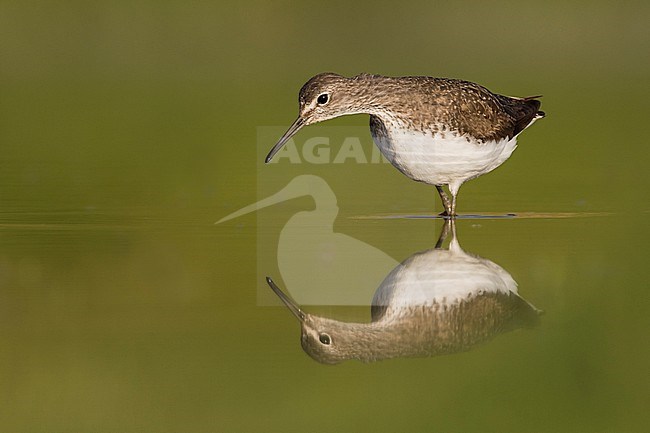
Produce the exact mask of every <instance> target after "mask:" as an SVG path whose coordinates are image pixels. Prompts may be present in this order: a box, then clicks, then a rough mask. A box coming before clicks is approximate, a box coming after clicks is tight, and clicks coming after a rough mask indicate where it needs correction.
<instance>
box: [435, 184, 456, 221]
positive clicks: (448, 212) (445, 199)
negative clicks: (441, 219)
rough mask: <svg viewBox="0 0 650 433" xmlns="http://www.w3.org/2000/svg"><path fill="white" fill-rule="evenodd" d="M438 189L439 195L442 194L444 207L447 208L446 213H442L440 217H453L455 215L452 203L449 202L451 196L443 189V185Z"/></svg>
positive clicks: (441, 198)
mask: <svg viewBox="0 0 650 433" xmlns="http://www.w3.org/2000/svg"><path fill="white" fill-rule="evenodd" d="M436 189H437V190H438V194H440V200H442V205H443V206H444V207H445V211H444V212H442V213H441V214H440V215H441V216H451V215H452V213H453V210H452V206H451V201H449V196H448V195H447V193H446V192H445V190H444V189H442V185H436Z"/></svg>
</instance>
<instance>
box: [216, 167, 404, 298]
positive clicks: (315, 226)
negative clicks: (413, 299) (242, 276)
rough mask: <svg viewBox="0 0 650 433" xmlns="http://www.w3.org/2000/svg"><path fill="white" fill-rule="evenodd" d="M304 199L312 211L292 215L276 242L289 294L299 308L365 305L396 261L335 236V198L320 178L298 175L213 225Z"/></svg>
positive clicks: (337, 235) (340, 236)
mask: <svg viewBox="0 0 650 433" xmlns="http://www.w3.org/2000/svg"><path fill="white" fill-rule="evenodd" d="M305 195H308V196H311V197H313V199H314V202H315V204H316V208H315V209H314V210H311V211H302V212H298V213H296V214H295V215H293V216H292V217H291V218H290V219H289V221H288V222H287V223H286V224H285V226H284V227H283V228H282V230H281V232H280V238H279V241H278V251H277V259H278V268H279V269H280V273H281V275H282V279H283V280H284V282H285V284H286V285H287V287H288V290H289V291H290V292H291V293H292V296H294V298H295V299H296V300H297V301H298V302H300V303H301V304H311V305H314V304H317V305H367V304H368V300H369V299H370V296H369V294H371V293H373V291H374V290H375V288H376V287H377V285H379V283H380V282H381V280H382V279H383V277H384V276H385V275H386V273H387V272H389V271H390V269H392V268H394V267H395V266H396V265H397V261H395V260H394V259H393V258H391V257H390V256H388V255H387V254H385V253H384V252H382V251H381V250H379V249H377V248H375V247H373V246H372V245H369V244H367V243H365V242H362V241H360V240H358V239H355V238H353V237H351V236H348V235H345V234H342V233H335V232H334V220H335V219H336V216H337V214H338V207H337V206H336V196H335V195H334V192H333V191H332V189H331V188H330V187H329V185H328V184H327V182H325V180H323V179H322V178H320V177H318V176H313V175H302V176H298V177H296V178H294V179H292V180H291V182H289V184H288V185H287V186H286V187H284V188H283V189H282V190H281V191H279V192H277V193H275V194H273V195H272V196H270V197H267V198H265V199H262V200H260V201H258V202H257V203H254V204H251V205H249V206H246V207H245V208H243V209H240V210H238V211H237V212H235V213H232V214H230V215H228V216H226V217H224V218H222V219H221V220H219V221H218V222H217V223H221V222H223V221H227V220H229V219H232V218H236V217H238V216H241V215H244V214H246V213H249V212H252V211H255V210H258V209H262V208H264V207H266V206H270V205H273V204H276V203H280V202H283V201H286V200H291V199H293V198H296V197H301V196H305ZM358 269H364V272H358ZM349 288H354V289H355V290H348V289H349ZM364 288H365V289H364Z"/></svg>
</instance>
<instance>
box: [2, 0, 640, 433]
mask: <svg viewBox="0 0 650 433" xmlns="http://www.w3.org/2000/svg"><path fill="white" fill-rule="evenodd" d="M649 18H650V6H649V4H648V2H624V3H621V2H604V1H597V2H514V1H512V2H454V3H452V2H444V3H442V2H414V3H405V2H381V1H374V2H349V1H348V2H328V3H324V2H254V3H235V2H232V3H229V2H207V1H206V2H195V1H189V2H188V1H184V2H173V1H169V2H153V1H152V2H142V1H135V2H133V1H132V2H75V1H67V2H36V1H34V2H31V1H1V2H0V150H1V152H0V347H1V348H2V350H0V402H1V403H2V404H1V405H0V430H2V431H11V432H53V431H56V432H103V431H106V432H109V431H121V432H141V431H148V432H221V431H224V432H235V431H242V432H246V431H283V432H284V431H315V432H316V431H324V432H325V431H374V432H383V431H386V432H389V431H390V432H393V431H445V432H453V431H459V432H468V431H482V432H485V431H499V432H506V431H513V432H515V431H516V432H521V431H535V432H576V431H589V432H600V431H602V432H613V431H615V432H617V431H620V432H634V431H639V432H640V431H645V429H647V425H648V421H649V420H648V415H647V407H648V403H649V401H648V389H649V386H648V385H649V384H648V373H647V366H648V362H649V361H650V356H649V355H650V353H649V349H648V344H647V334H648V325H649V323H648V308H649V307H650V305H649V302H648V301H649V298H648V287H649V283H648V281H649V280H648V277H649V276H650V275H649V272H648V266H647V263H648V256H649V255H648V247H647V243H648V241H649V240H650V236H649V234H650V233H649V230H648V216H649V215H650V206H649V205H648V198H650V197H649V193H648V191H649V187H650V175H649V170H648V168H647V166H648V162H649V159H650V158H649V156H650V153H649V152H648V150H647V149H648V147H647V137H648V134H649V133H650V126H649V125H648V121H647V119H646V118H647V115H648V112H649V108H650V86H648V77H649V76H650V57H648V55H647V53H648V51H649V50H650V31H649V30H648V24H647V23H648V20H649ZM323 71H335V72H338V73H341V74H344V75H348V76H349V75H354V74H357V73H360V72H370V73H380V74H384V75H432V76H446V77H456V78H463V79H467V80H471V81H476V82H479V83H481V84H483V85H485V86H487V87H488V88H490V89H491V90H493V91H495V92H499V93H504V94H508V95H520V96H525V95H531V94H540V93H541V94H543V95H544V98H543V109H544V110H545V111H546V112H547V115H548V116H547V118H546V119H544V120H543V121H540V122H538V123H537V124H535V126H534V127H532V128H531V129H530V130H528V131H526V132H525V133H524V134H522V136H521V137H520V146H519V148H518V150H517V151H516V152H515V153H514V155H513V157H512V158H511V159H510V160H509V161H508V162H507V163H506V164H504V165H503V166H502V167H500V168H499V169H498V170H496V171H495V172H494V173H492V174H489V175H486V176H484V177H482V178H480V179H478V180H475V181H472V182H469V183H468V184H467V185H464V186H463V188H462V190H461V193H460V198H459V210H460V212H461V213H462V212H464V211H473V212H478V211H480V212H517V213H523V212H535V213H559V212H573V213H578V214H580V215H582V216H580V217H577V218H568V219H542V218H534V219H513V220H486V221H483V220H481V221H475V220H465V221H459V223H458V232H459V237H460V241H461V245H462V246H463V247H464V248H465V249H466V250H468V251H470V252H472V253H475V254H478V255H480V256H483V257H486V258H488V259H490V260H492V261H494V262H496V263H498V264H499V265H501V266H502V267H504V268H505V269H506V270H508V271H509V272H510V273H511V274H512V275H513V277H514V278H515V280H517V282H518V283H519V287H520V293H521V294H522V295H523V296H524V297H525V298H526V299H527V300H529V301H530V302H532V303H533V304H534V305H536V306H537V307H538V308H541V309H543V310H545V311H546V314H545V316H544V317H543V319H542V324H541V325H540V327H538V328H537V329H535V330H532V331H517V332H514V333H511V334H507V335H503V336H501V337H498V338H497V339H495V340H494V341H493V342H491V343H489V344H487V345H484V346H481V347H479V348H477V349H476V350H474V351H471V352H468V353H464V354H457V355H451V356H445V357H440V358H428V359H400V360H391V361H383V362H379V363H376V364H369V365H366V364H361V363H358V362H355V361H351V362H347V363H344V364H342V365H339V366H336V367H326V366H322V365H320V364H317V363H316V362H314V361H313V360H311V359H310V358H309V357H307V355H305V354H304V353H303V352H302V350H301V349H300V345H299V330H298V325H297V323H296V321H295V320H294V319H293V318H292V317H291V315H290V314H289V313H288V312H287V311H286V310H285V309H284V308H280V307H277V308H275V307H263V306H258V302H257V290H258V288H259V286H260V279H259V272H266V271H265V270H259V269H257V259H256V251H257V239H258V237H257V230H256V227H257V221H261V220H264V221H265V227H266V226H272V225H273V224H271V223H269V221H271V222H276V223H277V225H276V227H277V229H278V230H280V228H281V227H282V224H283V222H284V221H286V220H288V219H289V218H290V217H291V215H293V214H294V213H295V212H297V211H298V210H305V209H309V208H310V207H313V204H312V202H311V201H310V200H309V199H308V198H300V199H296V200H293V201H291V202H287V203H283V204H280V205H277V206H274V207H273V208H267V209H265V210H263V211H260V212H259V213H257V214H256V215H255V214H251V215H247V216H245V217H241V218H240V219H237V220H233V221H231V222H228V223H224V224H222V225H217V226H215V225H213V222H214V221H216V220H218V219H220V218H221V217H223V216H225V215H227V214H229V213H231V212H234V211H235V210H237V209H239V208H242V207H244V206H246V205H248V204H250V203H253V202H255V201H256V200H257V198H258V191H257V173H258V169H259V155H260V154H264V153H265V152H266V150H267V149H268V148H270V146H271V145H272V144H273V143H272V142H270V143H257V128H258V127H260V126H277V127H279V128H280V129H282V128H283V127H287V126H289V124H290V123H291V122H292V121H293V119H294V118H295V116H296V114H297V92H298V90H299V88H300V86H301V85H302V84H303V83H304V82H305V81H306V80H307V79H308V78H309V77H310V76H312V75H314V74H316V73H319V72H323ZM366 124H367V118H366V116H353V117H349V118H341V119H336V120H332V121H330V122H328V125H331V126H357V125H360V126H363V125H366ZM318 131H319V130H318V127H317V126H313V127H310V128H307V129H305V131H303V132H301V134H305V135H303V137H306V136H309V134H315V135H317V134H318ZM324 168H325V169H326V167H324ZM292 169H293V170H295V173H293V174H299V173H302V172H303V170H304V172H307V171H308V170H309V167H308V166H305V165H303V166H296V167H293V168H292ZM293 174H292V175H293ZM278 176H280V174H278ZM282 176H286V174H282ZM278 179H279V178H278ZM283 179H284V178H283ZM283 182H284V181H283V180H278V185H282V184H283ZM331 186H332V188H333V190H335V191H336V193H337V198H338V206H339V209H340V211H339V215H338V218H337V220H336V223H335V231H337V232H342V233H346V234H348V235H350V236H353V237H355V238H358V239H362V240H363V241H365V242H367V243H370V244H372V245H374V246H376V247H378V248H380V249H381V250H383V251H385V252H386V253H387V254H389V255H390V256H392V257H393V258H395V259H396V260H399V261H401V260H403V259H405V258H407V257H408V256H410V255H411V254H413V253H414V252H416V251H420V250H424V249H427V248H431V247H432V246H433V243H434V242H435V239H436V237H437V233H436V232H437V230H438V229H439V228H440V222H439V221H433V220H403V219H399V220H370V221H369V220H358V219H355V218H354V217H355V216H359V215H376V214H384V213H398V214H399V213H427V212H429V213H430V212H431V211H432V208H433V204H434V199H436V197H435V192H434V191H432V190H431V188H430V187H427V186H425V185H421V184H416V183H414V182H411V181H410V180H408V179H407V178H405V177H404V176H402V175H400V174H399V173H398V172H397V171H396V170H395V169H393V168H392V167H390V166H389V165H385V166H383V167H380V168H377V167H374V169H373V170H372V171H368V172H367V173H366V172H364V173H363V175H362V174H359V173H356V172H355V170H354V167H351V170H350V171H349V175H348V176H345V177H341V176H339V177H337V178H336V179H335V180H333V181H332V182H331ZM435 206H436V207H437V208H439V205H438V204H437V203H436V205H435ZM592 212H598V213H600V212H603V213H606V214H605V215H601V216H596V217H594V216H592V217H587V216H586V213H592ZM269 272H270V273H274V272H275V270H274V269H272V270H270V271H269ZM320 312H321V313H323V314H325V313H331V314H348V312H338V313H337V312H336V311H334V310H333V309H327V308H322V309H321V311H320ZM355 314H356V313H355ZM355 314H353V316H354V315H355Z"/></svg>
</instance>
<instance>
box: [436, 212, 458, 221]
mask: <svg viewBox="0 0 650 433" xmlns="http://www.w3.org/2000/svg"><path fill="white" fill-rule="evenodd" d="M438 216H441V217H443V218H444V219H446V220H448V219H454V218H456V214H452V213H451V212H447V211H444V212H440V213H439V214H438Z"/></svg>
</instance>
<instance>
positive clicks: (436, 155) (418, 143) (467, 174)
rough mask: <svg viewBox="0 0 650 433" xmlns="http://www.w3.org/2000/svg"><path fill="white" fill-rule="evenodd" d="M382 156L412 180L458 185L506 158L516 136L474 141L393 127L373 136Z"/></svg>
mask: <svg viewBox="0 0 650 433" xmlns="http://www.w3.org/2000/svg"><path fill="white" fill-rule="evenodd" d="M372 138H373V139H374V141H375V143H376V144H377V146H378V147H379V149H380V150H381V152H382V153H383V154H384V156H385V157H386V158H387V159H388V160H389V161H390V162H391V163H392V164H393V165H394V166H395V167H397V169H399V170H400V171H401V172H402V173H404V174H405V175H407V176H408V177H410V178H411V179H414V180H417V181H420V182H425V183H428V184H431V185H449V188H450V190H451V191H452V193H456V192H458V188H460V185H461V184H462V183H463V182H465V181H467V180H469V179H473V178H475V177H477V176H480V175H482V174H485V173H488V172H490V171H492V170H494V169H495V168H497V167H498V166H500V165H501V164H503V162H504V161H505V160H506V159H508V158H509V157H510V155H511V154H512V152H513V151H514V150H515V148H516V147H517V138H516V137H514V138H512V139H508V138H506V139H504V140H500V141H488V142H485V143H474V142H469V141H467V140H466V139H465V138H464V137H460V136H454V135H453V134H452V133H449V132H447V133H444V135H443V134H442V133H435V134H430V133H420V132H411V131H404V130H396V129H392V130H390V131H389V133H388V137H383V136H375V135H373V137H372Z"/></svg>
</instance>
